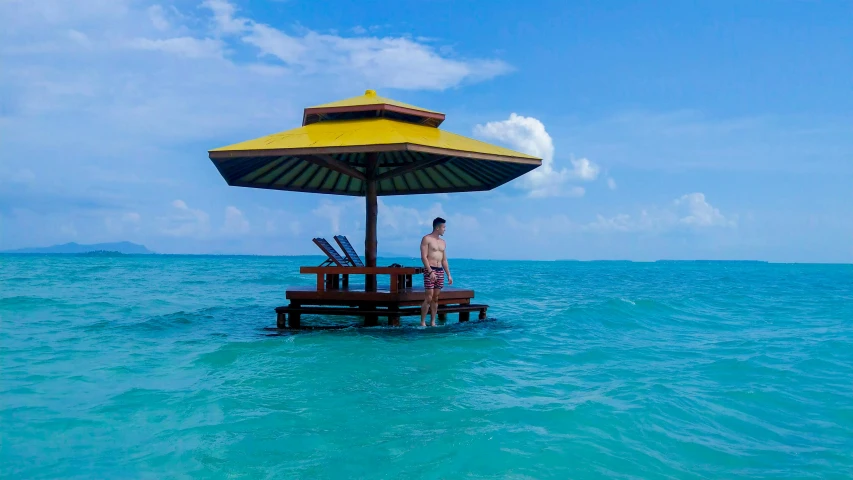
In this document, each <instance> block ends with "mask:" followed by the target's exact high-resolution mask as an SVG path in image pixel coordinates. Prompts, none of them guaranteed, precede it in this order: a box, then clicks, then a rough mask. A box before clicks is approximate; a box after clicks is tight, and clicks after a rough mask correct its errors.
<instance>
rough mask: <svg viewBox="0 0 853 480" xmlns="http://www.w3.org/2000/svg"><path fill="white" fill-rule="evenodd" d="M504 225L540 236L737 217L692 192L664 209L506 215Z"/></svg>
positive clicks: (703, 226)
mask: <svg viewBox="0 0 853 480" xmlns="http://www.w3.org/2000/svg"><path fill="white" fill-rule="evenodd" d="M507 226H509V227H511V228H514V229H516V230H524V231H529V232H531V233H533V235H539V234H540V233H543V234H547V235H565V234H569V233H616V232H634V233H647V234H660V233H665V232H668V231H673V230H677V229H682V230H684V229H694V230H707V229H710V228H713V227H736V226H737V221H736V216H734V215H732V216H729V217H727V216H724V215H723V214H722V213H720V211H719V210H718V209H717V208H714V207H713V206H712V205H710V204H709V203H708V202H707V201H705V196H704V195H703V194H702V193H691V194H687V195H683V196H681V197H680V198H677V199H675V200H674V201H672V202H671V203H670V204H669V205H666V206H664V207H663V208H653V209H642V210H641V211H640V213H639V214H636V215H629V214H627V213H619V214H617V215H614V216H611V217H606V216H604V215H601V214H598V215H596V217H595V220H593V221H590V222H587V223H577V222H574V221H572V220H570V219H569V218H568V217H567V216H565V215H563V214H555V215H552V216H549V217H533V218H531V219H528V220H526V221H522V220H518V219H516V218H514V217H511V216H510V217H508V218H507Z"/></svg>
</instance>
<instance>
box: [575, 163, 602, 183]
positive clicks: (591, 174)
mask: <svg viewBox="0 0 853 480" xmlns="http://www.w3.org/2000/svg"><path fill="white" fill-rule="evenodd" d="M571 162H572V166H573V167H574V168H573V169H572V172H571V175H570V176H571V177H572V178H576V179H578V180H583V181H585V182H591V181H593V180H595V179H596V178H598V172H599V170H600V169H599V168H598V165H596V164H594V163H592V162H590V161H589V160H588V159H586V158H581V159H579V160H575V159H572V160H571Z"/></svg>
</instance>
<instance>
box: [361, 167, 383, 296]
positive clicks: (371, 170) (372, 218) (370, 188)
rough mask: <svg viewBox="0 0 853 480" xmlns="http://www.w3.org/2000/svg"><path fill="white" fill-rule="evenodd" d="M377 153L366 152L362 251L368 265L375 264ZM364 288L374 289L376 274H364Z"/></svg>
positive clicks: (372, 290)
mask: <svg viewBox="0 0 853 480" xmlns="http://www.w3.org/2000/svg"><path fill="white" fill-rule="evenodd" d="M378 157H379V154H378V153H368V154H367V169H366V170H367V171H366V172H365V176H366V177H367V189H366V190H367V191H366V194H367V195H366V200H367V222H366V229H367V231H366V232H365V235H364V252H365V259H366V260H367V266H368V267H375V266H376V243H377V242H376V217H377V213H378V212H377V207H378V206H377V199H376V180H375V178H376V163H377V160H378ZM364 280H365V290H367V291H369V292H375V291H376V275H365V279H364Z"/></svg>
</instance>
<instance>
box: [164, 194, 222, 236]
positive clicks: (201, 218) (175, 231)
mask: <svg viewBox="0 0 853 480" xmlns="http://www.w3.org/2000/svg"><path fill="white" fill-rule="evenodd" d="M172 207H173V208H174V210H173V211H172V213H171V214H170V215H167V216H165V217H161V218H160V221H161V223H162V227H161V230H160V231H161V233H163V234H165V235H169V236H173V237H202V236H205V235H207V234H208V233H209V232H210V215H208V214H207V212H205V211H203V210H199V209H193V208H190V207H189V206H188V205H187V204H186V202H184V201H183V200H175V201H173V202H172Z"/></svg>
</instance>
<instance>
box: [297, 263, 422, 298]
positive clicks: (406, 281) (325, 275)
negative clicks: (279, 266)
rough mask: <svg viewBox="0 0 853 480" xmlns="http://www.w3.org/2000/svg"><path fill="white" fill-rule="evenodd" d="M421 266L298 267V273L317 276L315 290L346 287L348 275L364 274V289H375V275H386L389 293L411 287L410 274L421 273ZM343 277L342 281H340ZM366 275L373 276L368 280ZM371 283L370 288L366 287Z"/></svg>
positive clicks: (347, 285)
mask: <svg viewBox="0 0 853 480" xmlns="http://www.w3.org/2000/svg"><path fill="white" fill-rule="evenodd" d="M423 271H424V269H423V268H422V267H337V266H335V267H300V268H299V273H301V274H313V275H316V276H317V291H318V292H322V291H324V290H336V289H340V288H343V289H346V288H348V287H349V276H350V275H364V276H365V282H366V285H365V290H367V291H376V280H375V277H376V276H377V275H388V276H389V277H390V279H389V286H390V290H391V293H396V292H397V291H399V290H403V289H405V288H412V276H413V275H417V274H419V273H423ZM341 277H343V282H341ZM368 277H373V280H372V281H370V280H369V278H368ZM368 285H372V288H368Z"/></svg>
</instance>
